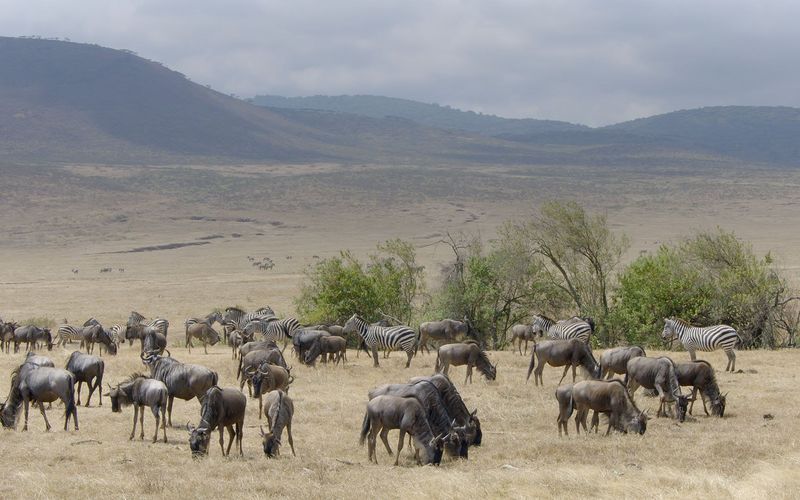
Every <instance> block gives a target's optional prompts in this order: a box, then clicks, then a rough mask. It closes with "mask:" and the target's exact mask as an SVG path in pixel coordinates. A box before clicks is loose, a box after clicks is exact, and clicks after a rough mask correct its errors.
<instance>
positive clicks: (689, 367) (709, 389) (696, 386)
mask: <svg viewBox="0 0 800 500" xmlns="http://www.w3.org/2000/svg"><path fill="white" fill-rule="evenodd" d="M675 374H676V376H677V377H678V383H679V384H680V385H682V386H684V387H686V386H688V387H691V388H692V398H691V404H690V405H689V414H691V413H692V408H693V407H694V402H695V400H696V399H697V391H700V399H701V400H702V401H703V410H704V411H705V412H706V415H708V409H707V408H706V400H708V402H709V403H710V404H711V414H712V415H714V416H717V417H722V416H724V415H725V403H726V400H727V393H726V394H720V391H719V385H717V377H716V375H715V374H714V368H712V367H711V364H710V363H709V362H708V361H704V360H702V359H698V360H695V361H692V362H691V363H675Z"/></svg>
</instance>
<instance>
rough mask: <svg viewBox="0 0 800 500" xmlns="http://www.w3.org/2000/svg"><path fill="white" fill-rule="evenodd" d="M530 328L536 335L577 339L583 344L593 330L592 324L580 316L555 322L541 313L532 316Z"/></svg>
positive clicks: (586, 341)
mask: <svg viewBox="0 0 800 500" xmlns="http://www.w3.org/2000/svg"><path fill="white" fill-rule="evenodd" d="M531 328H532V329H533V331H534V333H536V334H537V335H541V336H543V335H547V336H548V337H550V338H551V339H553V340H558V339H563V340H570V339H579V340H580V341H582V342H583V343H585V344H588V343H589V337H590V336H591V334H592V330H593V328H592V324H591V323H589V322H588V321H586V320H584V319H582V318H578V317H573V318H570V319H567V320H562V321H558V322H556V321H554V320H552V319H550V318H548V317H547V316H544V315H541V314H536V315H534V316H533V320H532V321H531Z"/></svg>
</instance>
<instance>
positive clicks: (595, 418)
mask: <svg viewBox="0 0 800 500" xmlns="http://www.w3.org/2000/svg"><path fill="white" fill-rule="evenodd" d="M599 427H600V414H599V413H597V410H594V412H593V413H592V425H591V426H589V429H592V428H594V433H595V434H597V431H598V430H599Z"/></svg>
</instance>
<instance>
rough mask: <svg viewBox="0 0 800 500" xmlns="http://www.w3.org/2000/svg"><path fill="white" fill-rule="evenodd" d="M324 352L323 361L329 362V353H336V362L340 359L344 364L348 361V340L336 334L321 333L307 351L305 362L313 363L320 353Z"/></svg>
mask: <svg viewBox="0 0 800 500" xmlns="http://www.w3.org/2000/svg"><path fill="white" fill-rule="evenodd" d="M320 354H322V362H323V363H327V362H328V354H332V355H335V356H336V357H335V358H334V360H333V361H334V364H339V361H341V362H342V364H344V362H345V361H347V340H345V339H344V338H342V337H337V336H336V335H320V336H319V337H317V338H316V339H315V340H314V342H312V344H311V347H310V348H309V349H308V351H307V352H306V357H305V363H306V364H307V365H313V364H314V362H315V361H316V359H317V358H318V357H319V355H320Z"/></svg>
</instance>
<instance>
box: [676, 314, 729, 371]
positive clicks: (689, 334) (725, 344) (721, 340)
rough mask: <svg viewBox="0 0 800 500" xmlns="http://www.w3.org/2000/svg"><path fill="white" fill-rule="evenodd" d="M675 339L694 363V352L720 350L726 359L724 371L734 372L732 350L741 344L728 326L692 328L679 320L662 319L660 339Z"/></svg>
mask: <svg viewBox="0 0 800 500" xmlns="http://www.w3.org/2000/svg"><path fill="white" fill-rule="evenodd" d="M673 337H674V338H677V339H678V340H680V341H681V344H683V347H684V348H685V349H686V351H688V352H689V356H690V357H691V358H692V361H694V360H695V359H696V358H695V351H698V350H699V351H714V350H716V349H722V350H723V351H725V355H726V356H727V357H728V365H727V366H726V367H725V371H728V370H730V371H731V372H733V371H735V370H736V352H735V351H734V349H735V348H736V346H737V345H739V344H740V343H741V342H742V339H741V338H740V337H739V334H738V333H736V330H735V329H734V328H733V327H731V326H728V325H714V326H706V327H699V326H692V325H690V324H689V323H687V322H685V321H683V320H682V319H679V318H664V330H663V331H662V332H661V338H662V339H664V340H665V341H666V340H670V339H672V338H673Z"/></svg>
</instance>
